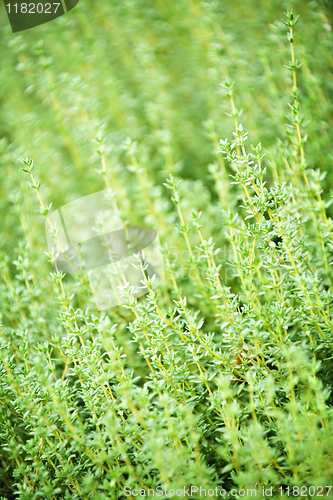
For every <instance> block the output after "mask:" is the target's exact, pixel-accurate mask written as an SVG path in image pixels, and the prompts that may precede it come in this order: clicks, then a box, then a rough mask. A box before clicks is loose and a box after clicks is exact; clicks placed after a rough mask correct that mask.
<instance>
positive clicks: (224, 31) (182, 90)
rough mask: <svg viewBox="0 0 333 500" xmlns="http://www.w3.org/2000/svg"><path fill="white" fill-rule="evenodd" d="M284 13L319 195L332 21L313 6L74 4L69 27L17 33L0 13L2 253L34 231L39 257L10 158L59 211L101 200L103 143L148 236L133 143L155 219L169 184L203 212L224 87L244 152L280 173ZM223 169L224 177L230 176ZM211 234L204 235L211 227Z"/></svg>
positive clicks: (332, 89)
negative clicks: (175, 183) (254, 152)
mask: <svg viewBox="0 0 333 500" xmlns="http://www.w3.org/2000/svg"><path fill="white" fill-rule="evenodd" d="M288 8H293V9H294V10H295V13H297V14H300V16H301V20H300V22H299V24H298V26H297V34H296V40H295V50H296V56H297V59H299V60H300V61H301V62H302V66H301V69H300V72H299V81H298V83H299V86H300V89H301V101H302V106H303V111H304V115H305V117H306V120H305V122H306V123H304V125H305V126H306V131H305V132H307V134H308V135H309V137H310V138H311V143H310V144H309V145H307V147H306V156H307V160H308V164H309V166H310V168H314V169H317V168H319V169H321V170H322V171H327V172H328V175H327V176H326V181H325V184H324V189H325V196H326V197H327V196H330V191H331V187H332V183H333V174H332V172H331V161H332V157H331V152H330V145H331V139H332V132H331V129H332V127H331V125H332V93H333V83H332V78H331V76H332V66H333V58H332V30H331V26H330V20H329V13H328V12H327V10H326V8H325V7H324V5H323V4H322V3H320V2H314V1H312V2H308V1H304V0H302V1H300V0H292V1H288V2H274V1H269V0H260V1H254V0H235V1H233V2H229V1H216V0H210V1H207V2H200V1H192V0H179V1H177V2H164V1H159V0H154V1H150V0H144V1H140V0H125V1H122V2H116V1H113V0H111V1H103V0H101V1H99V2H89V1H87V0H81V1H80V3H79V5H78V6H77V7H75V9H73V10H72V11H71V12H70V13H68V14H67V15H65V16H63V17H61V18H59V19H57V20H55V21H52V22H50V23H48V24H45V25H43V26H41V27H38V28H33V29H30V30H27V31H24V32H21V33H18V34H13V33H12V32H11V29H10V25H9V22H8V19H7V17H6V12H5V8H4V6H3V5H1V8H0V31H1V37H0V53H1V69H0V107H1V113H0V139H1V151H0V153H1V160H0V161H1V172H2V175H1V177H0V193H1V200H0V213H1V220H2V245H3V247H4V250H5V251H6V252H8V251H9V252H10V251H11V249H12V248H13V245H14V246H15V244H16V242H17V241H18V240H19V239H20V238H22V237H23V235H24V232H25V233H26V234H27V230H28V231H29V228H31V227H36V229H38V230H37V231H34V232H33V234H30V236H29V239H30V241H34V240H38V243H37V244H36V247H35V248H40V249H43V250H44V251H45V250H46V248H45V235H44V229H43V225H44V221H43V220H42V218H41V217H40V218H39V219H38V218H37V219H36V214H35V209H36V199H35V196H34V193H33V192H31V190H29V189H28V188H27V186H26V179H25V177H24V175H25V174H23V173H22V172H21V164H20V163H19V161H18V159H19V158H22V157H25V156H28V157H30V158H33V159H34V161H35V166H36V168H37V178H38V180H39V181H40V182H41V183H42V188H41V193H42V197H43V199H44V201H45V203H49V202H52V203H53V208H54V209H56V208H58V207H59V206H61V205H63V204H64V203H66V202H69V201H71V200H73V199H76V198H78V197H80V196H83V195H86V194H89V193H92V192H95V191H98V190H101V189H104V187H105V186H104V182H103V179H102V177H101V176H100V175H99V174H98V173H97V172H96V169H100V168H101V159H100V156H99V155H98V153H97V150H98V147H99V145H98V144H97V143H96V142H95V141H94V139H95V138H96V137H99V138H101V139H103V141H104V146H103V148H104V151H105V156H106V159H107V168H108V169H111V180H110V182H111V184H112V187H113V189H114V190H115V191H116V192H117V194H118V200H119V199H121V203H120V208H121V210H123V213H124V218H126V219H127V220H129V221H130V222H131V223H132V224H135V223H147V224H150V223H154V224H155V227H156V220H155V219H156V217H155V219H154V217H152V215H151V209H150V208H151V207H149V206H147V205H146V204H145V202H143V201H142V189H141V187H140V185H139V184H138V182H137V177H136V175H135V174H134V172H133V169H131V166H130V165H131V158H130V156H129V155H128V151H127V148H126V146H124V144H125V143H126V141H127V142H128V143H129V142H131V141H135V142H136V158H137V161H138V164H139V166H140V167H142V168H143V169H144V171H145V173H146V177H145V179H146V180H147V187H146V189H147V190H148V191H149V193H150V196H151V198H152V200H153V202H154V203H155V206H156V213H159V212H160V211H161V212H166V213H167V212H169V208H170V207H171V206H172V205H170V204H168V200H163V194H166V193H167V191H166V190H165V189H164V188H163V187H161V186H162V183H163V182H164V179H165V177H166V176H167V175H168V173H173V174H175V175H176V176H179V177H182V178H183V179H187V180H188V182H187V184H186V183H185V184H183V189H184V191H185V192H186V194H187V195H188V196H187V197H188V204H189V206H194V207H196V208H197V209H205V210H209V207H210V205H211V204H212V203H213V201H214V199H215V198H217V193H216V191H215V190H214V188H213V180H212V175H211V174H210V170H209V165H210V164H211V163H216V162H217V159H218V158H217V156H216V151H217V149H218V140H219V139H220V138H222V139H224V138H226V137H229V138H230V137H231V136H232V131H233V129H234V123H233V119H232V118H231V117H230V116H228V115H227V114H226V113H228V112H230V102H229V100H228V98H227V97H226V94H225V90H224V89H223V88H222V87H221V85H220V83H221V82H222V81H224V80H226V79H230V81H235V87H234V93H235V95H234V98H235V103H236V107H237V109H238V110H239V111H240V112H241V113H242V114H241V116H240V121H241V122H242V124H243V125H244V127H245V129H246V130H248V131H249V137H250V141H251V142H252V143H253V144H256V143H258V142H259V141H260V142H261V143H262V145H263V147H264V149H265V152H266V154H267V159H266V165H268V166H269V165H272V166H273V167H274V168H273V170H274V169H275V171H278V170H279V167H280V164H281V161H282V160H281V158H280V157H279V153H278V149H276V147H275V144H276V142H277V139H278V138H279V137H280V138H282V140H284V138H285V125H286V123H287V118H286V114H287V113H288V112H289V109H288V102H290V89H291V72H290V70H288V69H287V68H286V64H287V62H288V60H289V58H290V56H289V47H288V42H287V40H286V27H285V26H284V25H283V23H282V22H281V19H282V17H283V15H284V11H286V10H287V9H288ZM220 161H221V160H220ZM128 167H129V168H128ZM226 168H227V172H226V176H227V177H226V178H228V174H230V173H231V172H232V171H231V170H228V168H229V167H228V165H227V166H226ZM271 171H272V170H269V172H271ZM269 175H270V176H271V180H273V179H272V174H271V173H270V174H269ZM203 186H204V187H203ZM223 189H224V188H222V191H221V192H220V198H223V197H224V193H223ZM233 196H235V195H232V196H231V198H230V196H229V198H227V193H226V194H225V197H226V201H225V204H226V206H230V205H233V203H234V200H233ZM190 197H192V198H193V200H194V205H193V204H192V205H191V203H192V202H191V200H190ZM19 219H21V220H19ZM36 220H37V222H36ZM36 224H37V226H36ZM216 224H219V222H218V221H217V222H216ZM212 226H213V227H212V228H211V229H212V231H213V232H214V218H213V222H212ZM24 227H25V228H26V229H25V230H24ZM27 228H28V229H27Z"/></svg>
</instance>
